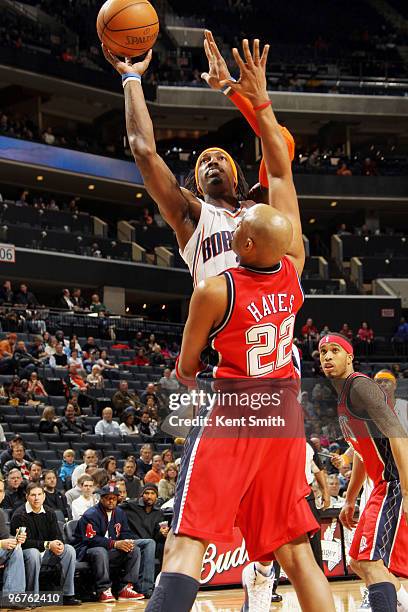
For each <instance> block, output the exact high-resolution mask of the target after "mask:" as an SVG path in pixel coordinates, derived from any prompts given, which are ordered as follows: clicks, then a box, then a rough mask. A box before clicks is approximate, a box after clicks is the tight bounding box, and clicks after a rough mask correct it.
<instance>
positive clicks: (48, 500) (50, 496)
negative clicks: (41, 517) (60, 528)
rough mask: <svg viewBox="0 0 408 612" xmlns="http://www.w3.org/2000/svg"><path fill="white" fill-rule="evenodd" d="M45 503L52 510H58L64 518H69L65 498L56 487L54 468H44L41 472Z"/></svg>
mask: <svg viewBox="0 0 408 612" xmlns="http://www.w3.org/2000/svg"><path fill="white" fill-rule="evenodd" d="M43 478H44V492H45V504H46V505H47V506H48V507H49V508H52V509H53V510H60V511H61V512H62V513H63V515H64V518H65V520H69V519H70V518H71V512H70V511H69V508H68V502H67V499H66V497H65V495H64V493H63V492H62V491H59V490H58V489H57V475H56V473H55V472H54V470H46V471H45V472H44V473H43Z"/></svg>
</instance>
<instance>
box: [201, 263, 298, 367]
mask: <svg viewBox="0 0 408 612" xmlns="http://www.w3.org/2000/svg"><path fill="white" fill-rule="evenodd" d="M225 278H226V281H227V287H228V295H229V300H228V302H229V303H228V308H227V312H226V315H225V318H224V320H223V321H222V322H221V324H220V325H219V326H218V328H217V329H216V330H214V332H212V333H211V336H210V339H211V340H212V347H213V348H214V349H215V350H216V351H217V352H218V354H219V363H218V366H217V368H216V371H215V377H216V378H247V377H251V378H253V377H256V378H259V377H262V378H265V377H266V378H294V377H295V369H294V365H293V360H292V341H293V330H294V326H295V318H296V314H297V312H298V311H299V309H300V308H301V307H302V304H303V300H304V295H303V290H302V287H301V286H300V281H299V278H298V275H297V271H296V268H295V266H294V265H293V263H292V262H291V261H290V259H289V258H288V257H283V259H282V261H281V262H279V264H278V265H277V266H275V267H274V268H272V269H270V270H256V269H253V268H246V267H239V268H237V269H235V270H228V271H227V272H225Z"/></svg>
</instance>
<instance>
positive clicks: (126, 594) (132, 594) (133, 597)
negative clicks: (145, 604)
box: [118, 582, 144, 601]
mask: <svg viewBox="0 0 408 612" xmlns="http://www.w3.org/2000/svg"><path fill="white" fill-rule="evenodd" d="M140 599H144V595H142V594H141V593H136V591H135V590H134V589H133V585H132V584H131V583H130V582H129V583H128V584H127V585H126V586H125V587H123V589H122V590H121V591H120V593H119V594H118V601H138V600H140Z"/></svg>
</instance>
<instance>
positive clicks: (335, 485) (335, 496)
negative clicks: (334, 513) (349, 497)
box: [327, 474, 346, 508]
mask: <svg viewBox="0 0 408 612" xmlns="http://www.w3.org/2000/svg"><path fill="white" fill-rule="evenodd" d="M327 480H328V486H329V493H330V507H331V508H342V507H343V506H344V504H345V501H346V500H345V499H344V497H340V495H339V492H340V480H339V476H338V474H330V475H329V476H328V478H327Z"/></svg>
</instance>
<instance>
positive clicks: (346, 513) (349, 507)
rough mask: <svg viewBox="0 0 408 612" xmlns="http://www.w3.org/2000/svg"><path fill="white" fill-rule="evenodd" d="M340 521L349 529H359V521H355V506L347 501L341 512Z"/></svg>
mask: <svg viewBox="0 0 408 612" xmlns="http://www.w3.org/2000/svg"><path fill="white" fill-rule="evenodd" d="M339 519H340V521H341V523H342V525H343V526H344V527H346V528H347V529H354V528H355V527H357V521H356V520H355V519H354V504H351V503H350V502H348V501H346V503H345V504H344V506H343V508H342V509H341V511H340V514H339Z"/></svg>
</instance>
